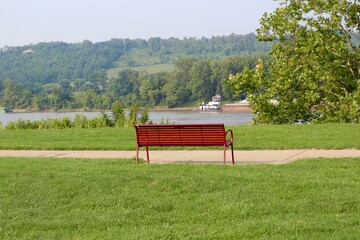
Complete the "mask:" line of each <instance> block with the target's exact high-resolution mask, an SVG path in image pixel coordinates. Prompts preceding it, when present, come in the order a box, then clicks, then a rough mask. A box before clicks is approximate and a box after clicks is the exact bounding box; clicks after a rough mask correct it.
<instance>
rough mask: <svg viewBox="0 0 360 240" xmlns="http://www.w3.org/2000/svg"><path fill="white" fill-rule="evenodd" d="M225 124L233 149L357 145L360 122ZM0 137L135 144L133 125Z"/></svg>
mask: <svg viewBox="0 0 360 240" xmlns="http://www.w3.org/2000/svg"><path fill="white" fill-rule="evenodd" d="M229 128H230V129H232V130H233V131H234V138H235V139H234V147H235V149H236V150H254V149H308V148H315V149H349V148H354V149H360V137H359V136H360V124H315V125H267V126H254V125H242V126H226V129H229ZM0 139H1V140H0V149H56V150H59V149H69V150H74V149H89V150H135V146H136V142H135V141H136V140H135V139H136V137H135V130H134V128H102V129H65V130H0ZM158 149H169V148H158ZM216 149H219V148H216Z"/></svg>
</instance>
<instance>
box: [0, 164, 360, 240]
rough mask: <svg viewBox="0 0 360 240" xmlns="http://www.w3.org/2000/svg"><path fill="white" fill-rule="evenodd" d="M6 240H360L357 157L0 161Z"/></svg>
mask: <svg viewBox="0 0 360 240" xmlns="http://www.w3.org/2000/svg"><path fill="white" fill-rule="evenodd" d="M0 182H1V184H0V239H276V240H277V239H357V238H358V237H359V236H360V218H359V216H360V191H359V189H360V159H317V160H303V161H297V162H293V163H290V164H286V165H236V166H222V165H156V164H153V165H152V164H135V163H134V160H124V159H112V160H109V159H107V160H105V159H91V160H90V159H52V158H0Z"/></svg>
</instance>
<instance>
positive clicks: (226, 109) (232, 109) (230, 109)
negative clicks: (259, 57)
mask: <svg viewBox="0 0 360 240" xmlns="http://www.w3.org/2000/svg"><path fill="white" fill-rule="evenodd" d="M124 110H128V109H127V108H124ZM149 111H159V112H161V111H194V112H207V111H200V110H199V108H197V107H175V108H167V107H154V108H150V109H149ZM36 112H44V113H46V112H49V113H52V112H59V113H66V112H111V109H60V110H38V109H13V110H12V111H11V112H10V113H36ZM219 112H251V108H249V107H248V106H239V107H226V106H225V107H224V106H223V107H222V110H221V111H219Z"/></svg>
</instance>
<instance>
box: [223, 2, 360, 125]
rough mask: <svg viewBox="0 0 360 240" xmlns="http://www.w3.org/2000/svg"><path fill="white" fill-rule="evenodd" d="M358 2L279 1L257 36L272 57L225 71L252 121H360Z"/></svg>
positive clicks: (359, 26)
mask: <svg viewBox="0 0 360 240" xmlns="http://www.w3.org/2000/svg"><path fill="white" fill-rule="evenodd" d="M359 31H360V5H359V0H351V1H350V0H304V1H299V0H282V1H280V6H279V7H278V8H277V9H276V10H275V11H274V12H272V13H270V14H267V13H265V14H264V16H263V17H262V19H261V27H260V28H259V29H258V30H257V37H258V38H259V39H260V40H263V41H274V42H276V44H275V45H273V48H272V51H271V53H270V57H271V61H270V62H267V63H264V62H262V61H259V62H258V64H257V66H256V67H255V68H253V69H250V68H246V69H245V70H244V71H242V72H240V73H238V74H236V75H230V77H229V81H228V85H229V86H230V88H231V89H232V90H233V91H234V92H236V93H237V94H241V93H243V92H246V94H247V98H248V100H249V102H250V104H251V106H252V108H253V110H254V112H255V113H256V114H257V116H258V117H257V119H256V122H257V123H275V124H282V123H294V122H297V121H301V122H360V52H359V44H358V43H359V36H360V35H359Z"/></svg>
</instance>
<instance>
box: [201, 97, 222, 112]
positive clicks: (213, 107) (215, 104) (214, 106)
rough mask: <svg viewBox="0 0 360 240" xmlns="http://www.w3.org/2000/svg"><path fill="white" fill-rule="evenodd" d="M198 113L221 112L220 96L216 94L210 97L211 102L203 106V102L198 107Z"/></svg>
mask: <svg viewBox="0 0 360 240" xmlns="http://www.w3.org/2000/svg"><path fill="white" fill-rule="evenodd" d="M199 109H200V111H221V95H220V94H216V95H215V96H213V97H212V101H211V102H208V103H207V104H205V102H202V104H201V105H200V106H199Z"/></svg>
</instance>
